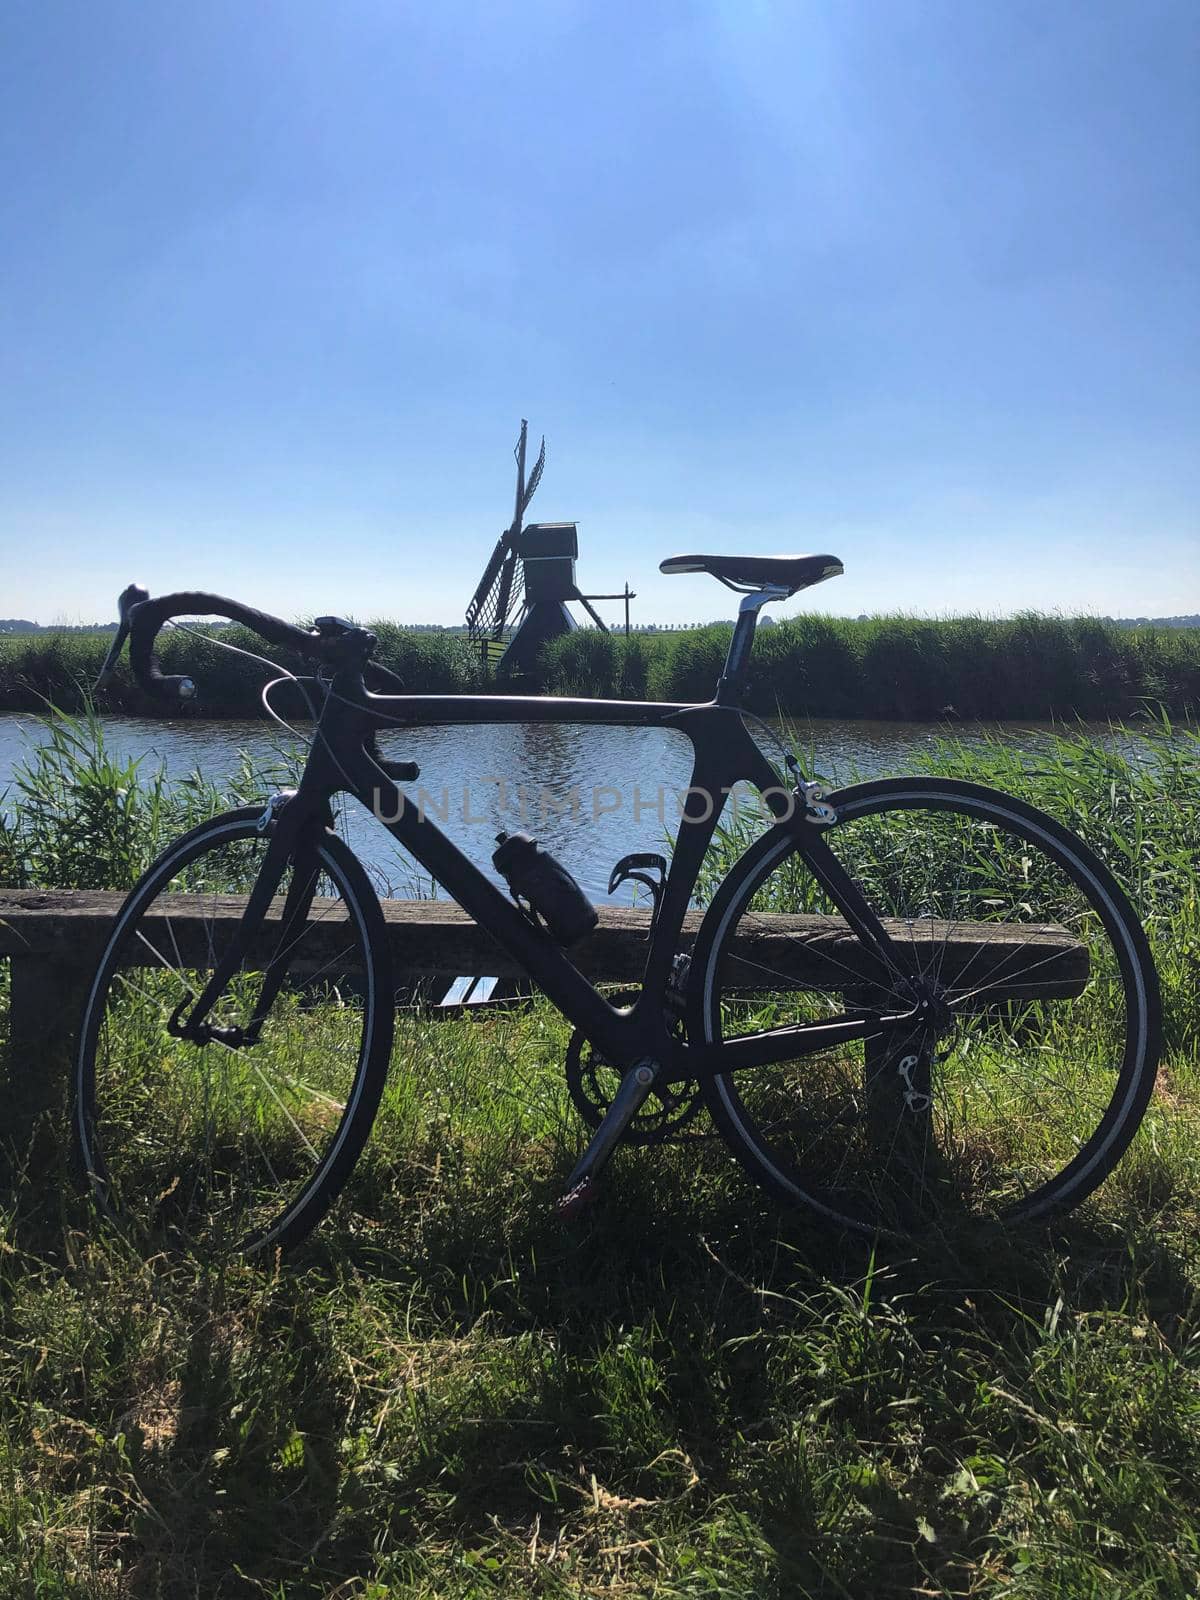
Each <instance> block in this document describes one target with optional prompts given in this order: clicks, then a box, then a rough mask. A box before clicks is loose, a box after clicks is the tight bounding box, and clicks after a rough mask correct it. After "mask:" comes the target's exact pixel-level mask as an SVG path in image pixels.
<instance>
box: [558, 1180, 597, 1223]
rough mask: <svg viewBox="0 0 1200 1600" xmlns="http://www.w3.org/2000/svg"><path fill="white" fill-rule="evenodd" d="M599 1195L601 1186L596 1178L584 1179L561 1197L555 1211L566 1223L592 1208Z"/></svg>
mask: <svg viewBox="0 0 1200 1600" xmlns="http://www.w3.org/2000/svg"><path fill="white" fill-rule="evenodd" d="M599 1193H600V1185H599V1184H598V1183H597V1182H596V1180H595V1178H584V1179H582V1180H581V1181H580V1182H579V1183H577V1184H576V1185H575V1187H574V1188H573V1189H568V1190H567V1192H566V1194H564V1195H562V1196H561V1197H560V1199H559V1200H558V1201H557V1202H556V1204H555V1207H554V1209H555V1210H556V1211H557V1212H558V1214H559V1216H560V1217H562V1219H563V1220H564V1222H565V1221H567V1220H569V1219H570V1218H571V1217H577V1216H578V1215H579V1213H580V1212H581V1211H583V1210H584V1209H585V1208H586V1207H587V1206H590V1205H591V1204H592V1203H593V1202H594V1201H595V1200H596V1198H597V1196H598V1195H599Z"/></svg>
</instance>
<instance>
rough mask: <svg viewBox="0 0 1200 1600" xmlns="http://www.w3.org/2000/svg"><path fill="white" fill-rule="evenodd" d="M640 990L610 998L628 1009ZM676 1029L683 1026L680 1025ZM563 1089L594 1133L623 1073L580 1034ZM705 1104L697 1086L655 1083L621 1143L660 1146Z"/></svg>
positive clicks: (679, 1133) (571, 1052)
mask: <svg viewBox="0 0 1200 1600" xmlns="http://www.w3.org/2000/svg"><path fill="white" fill-rule="evenodd" d="M639 993H640V991H638V990H632V991H629V992H627V993H623V994H617V995H614V996H612V1003H613V1004H614V1005H617V1006H624V1005H632V1003H633V1002H634V1001H635V1000H636V999H637V998H638V994H639ZM677 1026H679V1027H682V1023H678V1024H677ZM565 1064H566V1072H567V1087H568V1089H570V1091H571V1099H572V1100H573V1101H574V1103H575V1108H576V1110H577V1111H578V1112H579V1115H580V1116H581V1117H582V1118H583V1120H584V1122H586V1123H587V1125H588V1127H589V1128H598V1127H599V1126H600V1124H601V1123H602V1122H603V1121H604V1118H605V1117H606V1116H607V1115H608V1112H609V1109H610V1108H611V1106H612V1103H613V1099H614V1097H615V1095H616V1093H617V1090H618V1089H619V1088H620V1085H621V1077H622V1073H621V1069H620V1068H619V1067H614V1066H612V1065H611V1064H610V1063H609V1062H607V1061H606V1060H605V1059H604V1057H603V1056H602V1055H601V1054H600V1053H599V1051H597V1050H595V1049H593V1047H592V1046H591V1045H590V1044H589V1043H588V1042H587V1040H586V1039H585V1038H584V1037H583V1035H582V1034H581V1033H580V1032H579V1030H578V1029H576V1030H575V1032H574V1033H572V1035H571V1039H570V1043H569V1044H568V1045H567V1057H566V1063H565ZM703 1105H704V1100H703V1098H702V1096H701V1093H700V1085H699V1084H698V1083H695V1082H693V1081H691V1080H685V1081H684V1082H682V1083H671V1084H666V1083H664V1084H661V1085H658V1084H656V1085H655V1087H654V1088H653V1089H651V1091H650V1093H649V1095H648V1096H647V1097H646V1101H645V1104H644V1105H643V1106H642V1107H641V1108H640V1109H639V1110H638V1111H637V1112H636V1113H635V1115H634V1117H633V1119H632V1121H631V1122H630V1124H629V1126H628V1128H627V1129H626V1131H625V1133H624V1134H623V1135H622V1139H623V1141H627V1142H628V1143H629V1144H639V1145H644V1144H664V1143H666V1142H667V1141H670V1140H675V1139H678V1138H680V1137H681V1136H682V1135H683V1134H684V1130H685V1129H686V1128H687V1127H688V1126H689V1124H690V1123H692V1122H693V1121H694V1120H695V1119H696V1117H697V1116H699V1114H700V1111H701V1109H702V1108H703Z"/></svg>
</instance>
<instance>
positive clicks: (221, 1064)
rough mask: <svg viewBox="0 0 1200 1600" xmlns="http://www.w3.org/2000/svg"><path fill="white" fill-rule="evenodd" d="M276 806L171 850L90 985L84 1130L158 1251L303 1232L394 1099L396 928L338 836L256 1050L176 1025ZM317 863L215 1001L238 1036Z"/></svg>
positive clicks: (141, 887) (322, 846)
mask: <svg viewBox="0 0 1200 1600" xmlns="http://www.w3.org/2000/svg"><path fill="white" fill-rule="evenodd" d="M261 816H262V812H261V810H259V809H245V810H239V811H234V812H230V813H228V814H226V815H224V816H221V817H217V818H215V819H214V820H213V821H211V822H206V823H204V824H202V825H201V826H200V827H198V828H196V829H194V830H193V831H192V832H190V833H188V834H186V835H185V836H184V837H183V838H182V839H180V840H179V841H178V842H177V843H176V844H174V845H173V846H172V847H171V848H170V849H169V850H167V851H166V852H165V854H164V855H162V856H161V857H160V858H159V860H158V861H156V862H155V863H154V865H153V866H152V867H150V869H149V870H148V871H147V872H146V873H145V875H144V876H143V877H142V879H141V880H140V882H139V883H138V884H137V885H136V886H135V888H134V889H133V890H132V892H131V893H130V895H129V898H128V899H127V900H126V902H125V904H124V906H123V907H122V909H121V911H120V912H119V914H118V916H117V919H116V923H115V925H114V927H113V931H112V934H111V936H110V938H109V942H108V945H107V947H106V949H105V951H104V954H103V956H102V958H101V961H100V966H99V968H98V970H97V973H96V977H95V979H94V981H93V983H92V988H91V992H90V995H89V998H88V1002H87V1007H86V1010H85V1013H84V1020H83V1027H82V1032H81V1037H80V1046H79V1054H78V1059H77V1065H76V1083H75V1088H76V1105H75V1133H76V1141H77V1145H78V1149H79V1153H80V1156H81V1159H82V1163H83V1167H84V1171H85V1172H86V1173H87V1175H88V1177H89V1179H90V1180H91V1183H92V1186H93V1189H94V1191H95V1194H96V1195H97V1197H98V1199H99V1200H100V1202H101V1204H102V1205H103V1207H104V1208H105V1209H106V1210H107V1211H109V1212H110V1213H111V1214H112V1215H113V1217H114V1218H116V1219H118V1220H119V1221H120V1222H121V1224H122V1225H123V1226H124V1227H125V1228H126V1229H127V1230H129V1231H130V1233H131V1234H133V1235H134V1236H135V1238H136V1240H137V1242H138V1244H139V1247H141V1248H160V1247H162V1246H164V1245H165V1246H168V1247H174V1246H179V1245H182V1246H184V1247H186V1248H187V1249H189V1250H191V1251H193V1252H195V1253H197V1254H201V1255H204V1256H206V1257H220V1256H225V1255H228V1254H230V1253H234V1252H237V1251H243V1252H247V1253H254V1252H261V1251H264V1250H271V1249H283V1248H286V1247H288V1246H290V1245H293V1244H295V1243H296V1242H297V1241H298V1240H300V1239H302V1238H304V1236H305V1235H306V1234H307V1233H308V1232H309V1231H310V1230H311V1229H312V1227H313V1226H314V1225H315V1224H316V1223H317V1221H318V1220H319V1219H320V1218H321V1216H323V1215H324V1213H325V1211H326V1210H327V1209H328V1208H329V1206H330V1204H331V1203H332V1201H333V1200H334V1198H335V1197H336V1195H337V1194H338V1192H339V1190H340V1189H341V1187H342V1185H343V1183H344V1182H345V1179H346V1177H347V1175H348V1174H349V1172H350V1169H351V1168H352V1166H353V1164H354V1162H355V1160H356V1158H357V1156H358V1155H359V1153H360V1151H361V1150H362V1147H363V1144H364V1142H365V1140H366V1138H367V1135H368V1133H369V1131H370V1127H371V1122H372V1120H373V1118H374V1115H375V1111H376V1109H377V1107H378V1103H379V1097H380V1093H381V1091H382V1088H383V1083H384V1080H385V1077H386V1073H387V1064H388V1057H389V1053H390V1049H391V1039H392V1023H393V1013H392V991H391V981H390V972H389V964H388V961H387V957H386V951H387V945H386V931H385V928H384V923H383V916H382V913H381V911H380V907H379V902H378V899H377V898H376V896H375V894H374V893H373V892H372V890H371V886H370V883H369V881H368V879H367V877H366V874H365V873H364V871H363V869H362V867H361V866H360V865H359V863H358V862H357V860H356V859H355V857H354V856H353V854H352V853H351V852H350V851H349V849H347V847H346V846H345V845H344V844H343V843H342V841H341V840H340V839H338V838H337V837H335V836H334V835H333V834H330V833H325V834H323V835H322V836H321V838H320V841H319V843H318V845H317V853H316V857H315V861H313V862H312V863H311V865H310V868H309V874H308V875H309V876H310V877H311V876H312V874H313V873H314V872H315V882H314V883H313V894H312V899H311V904H310V905H309V908H308V912H307V916H306V918H305V919H304V920H303V922H298V923H296V924H295V925H294V926H292V927H290V928H289V930H288V936H287V942H286V978H285V979H284V981H283V984H282V986H281V988H280V991H279V993H278V994H277V995H276V997H275V999H274V1002H273V1003H272V1005H271V1007H270V1010H269V1012H268V1015H267V1017H266V1020H265V1022H264V1023H263V1025H262V1027H261V1031H260V1032H259V1035H258V1038H257V1040H256V1042H254V1043H253V1044H240V1043H233V1044H230V1043H226V1042H220V1041H219V1040H217V1039H213V1040H210V1041H209V1042H208V1043H205V1044H197V1043H193V1042H191V1041H189V1040H185V1039H181V1038H179V1037H178V1036H177V1035H176V1034H175V1033H173V1032H172V1030H171V1027H170V1026H169V1025H170V1023H171V1019H172V1017H173V1016H174V1015H175V1014H176V1012H177V1008H179V1007H180V1006H181V1005H183V1006H184V1007H185V1009H186V1008H187V1007H190V1005H191V1002H192V1001H193V1000H194V999H195V997H196V996H198V995H199V994H200V993H201V992H202V990H203V989H204V987H205V985H206V984H207V982H208V980H209V978H210V976H211V974H212V972H213V971H214V969H215V967H216V965H217V963H218V962H219V961H220V959H221V957H222V955H223V953H224V952H225V951H226V950H227V949H228V948H229V946H230V943H231V941H232V939H233V937H234V935H235V933H236V930H237V928H238V924H239V917H240V909H241V904H242V901H243V898H244V896H245V895H246V893H247V892H248V891H249V889H250V887H251V885H252V884H253V883H254V881H255V879H256V878H257V876H258V872H259V870H260V868H261V866H262V862H263V857H264V855H265V853H266V849H267V844H268V838H267V835H266V834H264V833H261V832H260V831H259V827H258V824H259V821H260V818H261ZM299 870H300V869H299V868H297V867H296V865H295V864H294V863H292V864H289V866H288V868H287V870H286V871H285V874H284V877H283V880H282V882H281V883H280V885H279V890H278V892H277V895H276V897H275V899H274V900H273V902H272V906H271V910H270V913H269V915H268V917H267V920H266V923H265V925H264V928H263V931H262V933H261V934H260V936H259V937H258V939H257V940H256V942H255V944H254V946H253V947H252V948H251V949H250V951H249V952H248V954H247V956H246V959H244V960H243V961H242V962H241V964H240V965H239V967H238V969H237V970H236V971H235V973H234V975H233V977H232V979H231V980H230V982H229V983H228V984H226V986H225V988H224V989H223V991H222V992H221V994H220V996H219V997H218V1000H217V1002H216V1004H215V1005H214V1007H213V1008H212V1011H211V1013H210V1015H209V1019H208V1020H209V1021H211V1022H212V1023H214V1024H216V1025H217V1026H218V1027H219V1028H221V1029H222V1030H235V1029H239V1028H241V1029H244V1028H245V1027H246V1026H247V1025H248V1024H249V1023H250V1019H251V1017H252V1016H253V1014H254V1010H255V1003H256V1001H257V999H258V996H259V995H260V993H261V990H262V982H263V973H264V970H265V968H266V966H267V964H268V962H269V961H270V959H271V957H272V955H274V953H275V952H276V951H277V950H279V949H280V948H281V947H283V939H282V934H283V926H284V925H283V921H282V915H283V909H284V901H285V896H286V894H287V891H288V889H289V887H290V886H291V884H292V880H293V878H294V877H295V875H296V873H297V871H299ZM225 1038H226V1039H234V1040H236V1038H237V1035H236V1033H234V1032H232V1031H230V1032H227V1033H226V1034H225Z"/></svg>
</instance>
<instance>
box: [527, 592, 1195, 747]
mask: <svg viewBox="0 0 1200 1600" xmlns="http://www.w3.org/2000/svg"><path fill="white" fill-rule="evenodd" d="M729 637H730V629H729V628H728V627H725V626H713V627H708V628H699V629H694V630H690V631H688V632H683V633H669V634H661V635H641V636H635V637H634V638H632V639H630V640H629V641H628V642H626V640H625V639H624V638H619V637H617V636H615V635H612V634H609V635H603V634H599V633H594V632H580V633H575V634H571V635H568V636H567V637H565V638H563V639H560V640H556V641H555V642H554V643H553V644H551V645H550V646H549V647H548V648H547V650H546V653H545V661H546V672H547V677H548V681H549V682H550V683H552V684H553V686H554V688H555V690H556V691H557V692H559V693H562V694H583V695H615V696H617V697H620V698H642V697H646V698H649V699H651V700H693V699H697V700H698V699H705V698H707V697H708V696H710V695H711V694H712V691H713V688H714V686H715V684H716V681H717V678H718V676H719V675H720V670H721V663H722V662H723V660H724V658H725V652H726V650H727V648H728V645H729ZM1147 702H1156V703H1160V704H1162V705H1163V706H1165V707H1167V708H1168V709H1169V710H1170V711H1172V712H1173V713H1189V714H1191V713H1194V712H1195V711H1196V710H1197V709H1200V629H1198V630H1195V631H1189V630H1186V629H1174V630H1172V629H1124V628H1113V627H1109V626H1107V625H1105V624H1104V623H1100V622H1096V621H1094V620H1090V619H1087V618H1082V619H1074V620H1064V619H1060V618H1055V617H1039V616H1024V617H1015V618H1013V619H1011V620H1008V621H1000V622H989V621H985V620H984V619H982V618H980V617H955V618H950V619H948V620H946V621H941V622H936V621H925V620H922V619H920V618H915V617H874V618H870V619H868V620H867V621H865V622H856V621H850V620H848V619H846V618H843V617H822V616H800V617H797V618H795V619H793V620H790V621H786V622H780V623H776V624H775V626H774V627H763V628H760V629H759V632H758V636H757V638H756V640H755V644H754V654H753V657H752V659H751V665H750V679H749V690H748V695H747V703H748V705H749V706H750V707H751V709H753V710H755V711H758V712H762V713H767V714H770V713H772V712H775V711H783V712H805V713H806V714H808V715H810V716H814V717H878V718H896V719H900V720H911V721H931V720H938V719H940V718H943V717H960V718H964V719H986V720H992V719H996V720H999V719H1004V718H1031V719H1032V718H1036V719H1050V718H1054V717H1071V716H1080V717H1100V718H1105V717H1113V718H1118V719H1119V718H1123V717H1128V716H1132V715H1134V714H1136V713H1137V712H1138V711H1140V710H1141V709H1142V708H1143V706H1144V705H1145V704H1146V703H1147Z"/></svg>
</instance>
